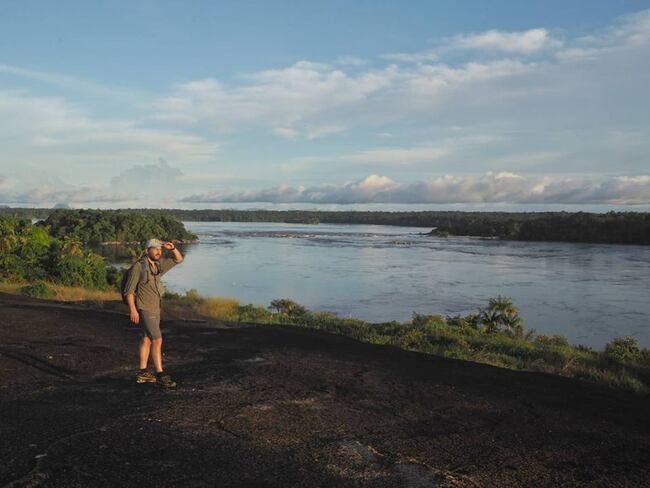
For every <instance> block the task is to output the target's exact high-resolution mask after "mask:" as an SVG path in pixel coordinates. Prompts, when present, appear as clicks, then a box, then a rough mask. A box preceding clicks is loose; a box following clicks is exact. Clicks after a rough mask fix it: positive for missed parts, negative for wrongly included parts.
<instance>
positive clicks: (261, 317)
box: [237, 303, 273, 323]
mask: <svg viewBox="0 0 650 488" xmlns="http://www.w3.org/2000/svg"><path fill="white" fill-rule="evenodd" d="M272 319H273V314H272V313H271V312H269V311H268V310H266V309H265V308H264V307H258V306H256V305H253V304H252V303H249V304H248V305H238V306H237V321H238V322H263V323H268V322H271V321H272Z"/></svg>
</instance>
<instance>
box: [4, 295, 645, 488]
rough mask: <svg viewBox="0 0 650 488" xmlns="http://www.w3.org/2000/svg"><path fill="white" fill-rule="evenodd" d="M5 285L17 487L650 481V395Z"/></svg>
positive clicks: (7, 391)
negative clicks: (167, 382) (149, 375)
mask: <svg viewBox="0 0 650 488" xmlns="http://www.w3.org/2000/svg"><path fill="white" fill-rule="evenodd" d="M113 308H115V310H102V309H93V308H87V307H86V308H84V307H79V306H77V307H75V306H70V305H63V304H56V303H51V302H44V301H39V300H34V299H28V298H23V297H17V296H12V295H6V294H0V486H6V487H34V486H44V487H45V486H48V487H55V486H56V487H59V486H62V487H95V486H97V487H109V486H120V487H130V486H134V487H135V486H139V487H145V486H160V487H165V486H182V487H214V486H219V487H230V486H232V487H251V488H252V487H255V488H260V487H293V486H295V487H413V488H416V487H436V486H439V487H456V486H461V487H465V486H467V487H476V486H485V487H494V486H499V487H508V486H527V487H528V486H536V487H541V486H549V487H551V486H553V487H554V486H589V487H591V486H603V487H616V486H621V487H622V486H639V487H640V486H648V480H649V479H650V463H649V461H650V435H649V434H650V421H649V412H650V400H649V399H648V398H647V397H643V396H639V395H633V394H626V393H621V392H615V391H611V390H608V389H606V388H603V387H600V386H597V385H592V384H588V383H584V382H579V381H576V380H571V379H566V378H561V377H556V376H550V375H545V374H537V373H522V372H514V371H509V370H505V369H499V368H493V367H490V366H486V365H481V364H475V363H471V362H464V361H457V360H452V359H445V358H441V357H435V356H429V355H425V354H419V353H411V352H407V351H402V350H399V349H396V348H392V347H383V346H374V345H370V344H363V343H359V342H356V341H354V340H352V339H349V338H345V337H339V336H334V335H329V334H325V333H319V332H315V331H310V330H303V329H299V328H296V327H280V326H251V325H248V326H245V325H244V326H229V325H227V324H219V323H210V322H196V321H183V320H180V319H178V318H169V317H168V318H167V320H163V324H162V328H163V335H164V338H165V346H164V347H165V351H166V354H165V360H166V367H167V370H168V371H169V372H170V374H172V376H173V377H174V379H175V380H176V381H177V382H178V387H177V388H175V389H170V390H165V389H161V388H159V387H157V386H155V385H152V384H136V383H135V373H136V367H137V344H138V340H139V331H138V329H137V328H135V327H133V326H131V325H130V324H129V322H128V318H127V316H126V314H125V313H121V312H120V306H115V307H113Z"/></svg>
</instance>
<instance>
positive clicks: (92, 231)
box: [39, 209, 197, 244]
mask: <svg viewBox="0 0 650 488" xmlns="http://www.w3.org/2000/svg"><path fill="white" fill-rule="evenodd" d="M39 225H42V226H44V227H46V228H47V229H48V230H49V231H50V234H51V235H52V236H54V237H58V238H62V237H64V236H66V237H71V238H74V239H77V240H79V241H81V242H83V243H84V244H99V243H105V242H114V243H139V242H142V241H145V240H147V239H151V238H152V237H156V238H157V239H162V240H166V241H193V240H196V239H197V237H196V235H195V234H193V233H191V232H188V231H187V230H186V229H185V226H184V225H183V224H182V222H179V221H178V220H176V219H174V218H173V217H170V216H168V215H162V214H143V213H135V212H128V211H124V210H64V209H57V210H54V211H52V212H51V213H50V214H49V215H48V217H47V219H45V220H44V221H43V222H42V223H40V224H39Z"/></svg>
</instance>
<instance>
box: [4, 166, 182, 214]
mask: <svg viewBox="0 0 650 488" xmlns="http://www.w3.org/2000/svg"><path fill="white" fill-rule="evenodd" d="M182 176H183V173H182V172H181V171H180V170H179V169H178V168H175V167H172V166H170V165H169V164H168V163H167V162H166V161H165V160H163V159H161V160H160V161H159V162H158V164H142V165H134V166H132V167H130V168H128V169H126V170H124V171H122V172H121V173H119V174H118V175H117V176H115V177H113V178H111V179H110V182H109V184H107V185H106V184H104V185H102V184H100V183H97V184H95V185H74V184H70V183H66V182H65V181H63V180H62V179H61V178H59V177H57V176H56V175H54V176H53V175H48V174H47V173H45V174H43V175H34V177H27V176H25V175H23V176H22V177H21V178H18V179H16V180H15V181H14V182H12V183H11V184H9V185H3V184H2V181H0V202H3V203H19V204H30V205H53V204H54V203H68V204H84V203H111V204H123V203H125V202H141V203H146V204H149V205H151V206H168V205H170V204H173V202H174V200H175V194H176V192H177V191H178V190H179V187H182V181H181V177H182Z"/></svg>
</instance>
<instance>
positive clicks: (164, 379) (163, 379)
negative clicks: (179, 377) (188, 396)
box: [158, 373, 176, 388]
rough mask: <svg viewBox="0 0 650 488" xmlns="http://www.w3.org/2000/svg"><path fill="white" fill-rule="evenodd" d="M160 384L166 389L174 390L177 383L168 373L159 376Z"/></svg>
mask: <svg viewBox="0 0 650 488" xmlns="http://www.w3.org/2000/svg"><path fill="white" fill-rule="evenodd" d="M158 383H159V384H160V386H162V387H164V388H174V387H175V386H176V382H175V381H174V380H172V378H171V376H169V375H168V374H167V373H163V374H160V375H158Z"/></svg>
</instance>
